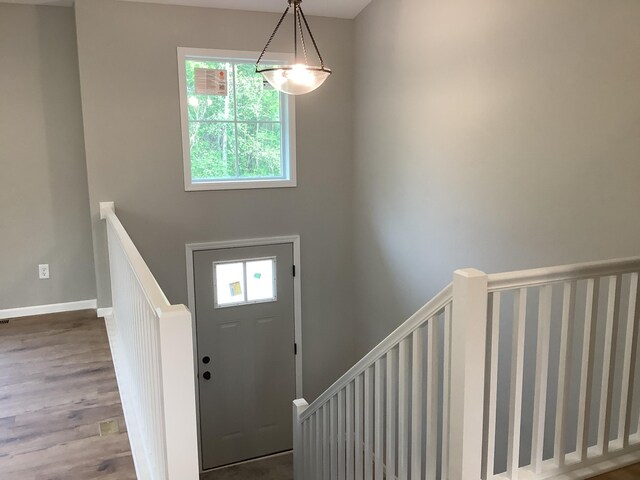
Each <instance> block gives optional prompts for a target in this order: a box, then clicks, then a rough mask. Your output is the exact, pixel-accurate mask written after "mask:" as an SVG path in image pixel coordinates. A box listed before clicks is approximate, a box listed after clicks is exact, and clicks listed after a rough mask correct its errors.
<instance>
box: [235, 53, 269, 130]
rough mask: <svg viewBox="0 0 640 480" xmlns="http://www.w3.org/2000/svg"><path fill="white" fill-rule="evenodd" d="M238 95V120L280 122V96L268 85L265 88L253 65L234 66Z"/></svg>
mask: <svg viewBox="0 0 640 480" xmlns="http://www.w3.org/2000/svg"><path fill="white" fill-rule="evenodd" d="M235 70H236V90H237V95H238V120H240V121H252V122H278V121H280V94H279V93H278V91H277V90H274V89H273V88H272V87H271V86H270V85H269V86H267V87H265V86H264V82H263V77H262V75H260V74H259V73H256V67H255V65H253V64H246V63H241V64H237V65H236V66H235Z"/></svg>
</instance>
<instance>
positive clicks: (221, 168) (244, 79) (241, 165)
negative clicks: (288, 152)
mask: <svg viewBox="0 0 640 480" xmlns="http://www.w3.org/2000/svg"><path fill="white" fill-rule="evenodd" d="M198 68H207V69H216V70H225V71H226V72H227V82H228V94H227V95H199V94H197V93H196V88H195V71H196V69H198ZM185 74H186V88H187V92H186V95H187V109H188V123H189V156H190V163H191V179H192V182H211V181H224V180H249V179H282V178H285V165H284V163H283V155H282V151H283V149H282V118H281V98H280V94H279V93H278V92H277V91H275V90H273V89H272V88H271V87H269V86H265V85H264V84H263V80H262V77H261V76H260V75H256V73H255V68H254V64H253V62H246V63H244V62H236V61H225V60H208V59H201V58H198V59H190V58H186V59H185Z"/></svg>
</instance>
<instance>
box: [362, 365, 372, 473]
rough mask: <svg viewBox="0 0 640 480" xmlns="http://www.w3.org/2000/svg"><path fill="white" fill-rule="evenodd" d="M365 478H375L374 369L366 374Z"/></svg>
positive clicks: (368, 370)
mask: <svg viewBox="0 0 640 480" xmlns="http://www.w3.org/2000/svg"><path fill="white" fill-rule="evenodd" d="M364 478H365V479H366V480H371V479H372V478H373V368H372V367H369V368H367V369H366V370H365V372H364Z"/></svg>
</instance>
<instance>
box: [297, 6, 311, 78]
mask: <svg viewBox="0 0 640 480" xmlns="http://www.w3.org/2000/svg"><path fill="white" fill-rule="evenodd" d="M300 11H301V10H300V5H299V4H298V5H296V9H295V16H296V26H297V27H298V30H299V31H300V40H301V43H302V52H303V53H304V63H305V64H307V65H309V58H308V57H307V46H306V45H305V43H304V30H302V21H301V20H300Z"/></svg>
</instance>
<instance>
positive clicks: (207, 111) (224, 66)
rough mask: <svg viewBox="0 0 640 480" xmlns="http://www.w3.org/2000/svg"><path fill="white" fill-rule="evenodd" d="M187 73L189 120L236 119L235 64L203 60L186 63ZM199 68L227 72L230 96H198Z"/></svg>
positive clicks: (187, 61)
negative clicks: (234, 96)
mask: <svg viewBox="0 0 640 480" xmlns="http://www.w3.org/2000/svg"><path fill="white" fill-rule="evenodd" d="M185 68H186V72H187V105H188V109H189V120H190V121H191V120H228V121H233V119H234V113H233V108H234V100H233V94H234V93H233V74H234V72H233V64H231V63H227V62H214V61H203V60H200V59H198V60H189V59H187V60H186V61H185ZM198 68H209V69H215V70H226V72H227V91H228V95H198V94H197V93H196V80H195V72H196V69H198Z"/></svg>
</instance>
